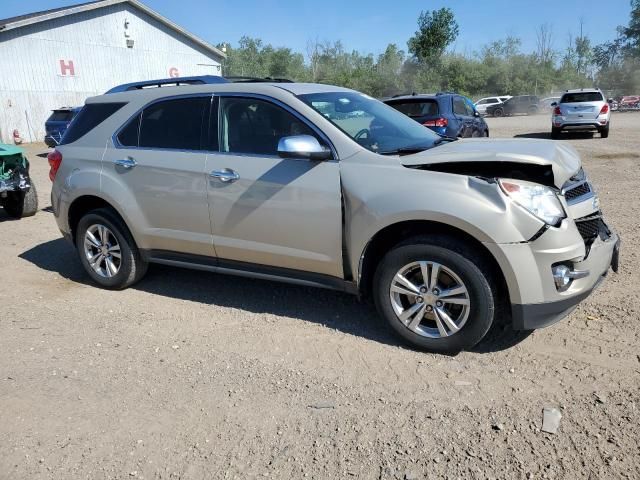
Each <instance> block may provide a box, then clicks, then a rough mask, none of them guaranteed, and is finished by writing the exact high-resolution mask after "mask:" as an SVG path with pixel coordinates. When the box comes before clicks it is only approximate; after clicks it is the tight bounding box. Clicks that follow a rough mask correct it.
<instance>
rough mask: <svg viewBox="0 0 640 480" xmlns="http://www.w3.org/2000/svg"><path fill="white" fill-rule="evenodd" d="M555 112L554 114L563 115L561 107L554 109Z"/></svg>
mask: <svg viewBox="0 0 640 480" xmlns="http://www.w3.org/2000/svg"><path fill="white" fill-rule="evenodd" d="M553 114H554V115H562V112H561V111H560V107H556V108H554V109H553Z"/></svg>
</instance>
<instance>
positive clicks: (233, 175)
mask: <svg viewBox="0 0 640 480" xmlns="http://www.w3.org/2000/svg"><path fill="white" fill-rule="evenodd" d="M209 176H210V177H212V178H216V179H218V180H220V181H221V182H223V183H233V182H235V181H236V180H238V179H239V178H240V175H238V172H236V171H234V170H231V169H230V168H223V169H222V170H214V171H213V172H211V173H210V174H209Z"/></svg>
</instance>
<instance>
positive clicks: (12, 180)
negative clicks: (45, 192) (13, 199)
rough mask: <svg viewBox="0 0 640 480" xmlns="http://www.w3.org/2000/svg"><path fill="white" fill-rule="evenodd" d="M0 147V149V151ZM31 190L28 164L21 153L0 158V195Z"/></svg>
mask: <svg viewBox="0 0 640 480" xmlns="http://www.w3.org/2000/svg"><path fill="white" fill-rule="evenodd" d="M1 149H2V147H0V150H1ZM30 188H31V180H30V179H29V162H28V161H27V159H26V158H25V157H24V155H22V153H15V154H13V155H6V156H0V195H3V194H4V196H6V193H7V192H26V191H28V190H29V189H30Z"/></svg>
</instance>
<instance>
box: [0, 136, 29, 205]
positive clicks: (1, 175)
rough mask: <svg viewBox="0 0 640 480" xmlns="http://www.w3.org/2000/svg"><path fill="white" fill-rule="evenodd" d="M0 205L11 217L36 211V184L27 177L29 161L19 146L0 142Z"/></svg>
mask: <svg viewBox="0 0 640 480" xmlns="http://www.w3.org/2000/svg"><path fill="white" fill-rule="evenodd" d="M0 206H2V207H4V210H5V212H6V213H7V215H9V216H10V217H13V218H22V217H30V216H32V215H35V213H36V212H37V211H38V194H37V193H36V186H35V185H34V184H33V183H32V181H31V178H30V177H29V161H28V160H27V157H25V156H24V152H23V151H22V149H21V148H18V147H15V146H13V145H5V144H1V143H0Z"/></svg>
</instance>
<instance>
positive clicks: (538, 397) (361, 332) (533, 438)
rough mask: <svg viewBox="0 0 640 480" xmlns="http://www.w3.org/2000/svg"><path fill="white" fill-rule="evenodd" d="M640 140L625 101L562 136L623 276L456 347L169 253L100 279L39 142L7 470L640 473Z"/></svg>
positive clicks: (3, 418)
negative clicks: (127, 274)
mask: <svg viewBox="0 0 640 480" xmlns="http://www.w3.org/2000/svg"><path fill="white" fill-rule="evenodd" d="M488 122H489V125H490V128H491V135H492V136H493V137H513V136H519V137H530V138H546V137H547V132H548V131H549V119H548V117H546V116H537V117H519V118H500V119H489V120H488ZM639 133H640V114H633V113H628V114H614V116H613V121H612V130H611V136H610V137H609V138H608V139H601V138H599V135H596V136H595V137H593V138H592V137H591V136H590V135H578V136H572V137H571V138H567V141H569V142H570V143H571V144H573V145H574V146H576V147H577V148H578V150H579V151H580V152H581V154H582V156H583V159H584V163H585V166H586V169H587V170H588V172H589V174H590V176H591V178H592V179H593V181H594V182H595V183H596V185H597V186H598V187H599V192H600V196H601V199H602V205H603V210H604V212H605V214H606V217H607V219H608V221H609V222H610V223H611V224H612V225H613V226H615V228H616V229H617V230H618V231H619V232H620V233H621V235H622V237H623V239H624V245H623V252H622V265H621V269H620V273H619V274H617V275H610V276H609V278H608V280H607V281H606V282H605V283H604V285H603V286H602V287H601V288H600V289H599V290H598V291H597V292H596V293H595V294H594V295H592V296H591V297H590V298H589V299H588V300H587V301H586V302H584V303H583V304H582V305H581V306H580V307H579V308H578V309H577V310H576V311H575V312H574V313H573V314H572V315H571V316H570V317H568V318H567V319H565V320H564V321H562V322H561V323H560V324H558V325H556V326H553V327H550V328H547V329H544V330H541V331H537V332H535V333H533V334H531V335H529V336H522V335H521V336H516V335H508V334H505V335H503V336H502V337H501V338H500V339H499V341H498V342H496V343H493V344H484V345H481V346H480V347H479V348H477V349H476V351H473V352H464V353H461V354H459V355H457V356H451V357H449V356H440V355H430V354H426V353H421V352H416V351H413V350H410V349H408V348H406V347H404V346H403V345H401V344H399V343H398V341H397V340H396V339H395V337H393V336H392V335H391V334H390V333H389V332H388V331H387V330H386V328H385V327H384V326H382V325H381V323H380V322H379V321H377V319H376V316H375V313H374V311H373V309H372V308H371V307H370V306H367V305H363V304H360V303H358V301H357V300H356V298H354V297H351V296H347V295H343V294H340V293H335V292H331V291H324V290H315V289H310V288H302V287H295V286H289V285H282V284H276V283H270V282H264V281H257V280H249V279H242V278H234V277H225V276H217V275H213V274H208V273H203V272H194V271H186V270H178V269H170V268H163V267H156V266H153V267H151V268H150V270H149V274H148V276H147V277H146V278H145V279H144V280H143V281H142V282H140V283H139V284H138V285H136V286H135V287H133V288H130V289H128V290H126V291H122V292H110V291H106V290H100V289H98V288H95V287H94V286H92V285H91V284H90V283H89V282H88V279H87V277H86V276H85V275H84V273H83V271H82V269H81V266H80V264H79V262H78V261H77V259H76V257H75V255H74V251H73V250H72V249H71V247H70V246H68V245H67V244H66V243H65V242H64V241H63V240H62V239H61V238H60V234H59V232H58V230H57V228H56V225H55V222H54V219H53V217H52V215H51V213H50V212H49V209H48V206H49V204H50V202H49V198H48V197H49V189H50V182H49V180H48V178H47V171H48V167H47V162H46V159H45V158H44V156H43V155H42V153H43V152H45V151H46V150H45V149H44V147H43V146H42V145H32V146H29V147H27V150H28V152H29V156H30V158H31V161H32V172H33V176H34V178H35V181H36V183H37V186H38V188H39V194H40V206H41V208H42V210H41V211H40V212H38V214H37V215H36V216H35V217H32V218H27V219H23V220H20V221H10V220H8V219H7V218H6V216H5V215H4V212H2V211H0V261H1V266H0V304H1V305H2V307H1V310H0V312H1V313H0V478H2V479H5V478H6V479H22V478H28V479H39V478H54V479H69V478H88V479H96V478H147V479H152V478H158V479H159V478H163V479H165V478H166V479H168V478H182V479H196V478H242V479H245V478H264V477H271V478H283V479H290V478H316V479H326V478H350V477H352V478H367V479H368V478H382V479H392V478H400V479H419V478H453V479H455V478H462V479H474V478H478V479H481V478H482V479H484V478H513V479H519V478H571V479H574V478H594V479H595V478H607V479H612V478H635V479H637V478H640V447H639V443H640V442H639V440H640V421H639V420H640V419H639V414H638V412H639V408H640V348H639V346H640V338H639V335H640V322H639V320H640V319H639V311H640V302H639V295H640V293H639V291H638V285H639V284H640V256H639V254H640V247H638V240H639V238H638V211H640V195H638V185H639V184H640V174H639V170H638V163H639V162H640V134H639ZM37 154H40V155H37ZM545 407H553V408H556V409H558V410H559V411H560V412H561V414H562V419H561V420H560V428H559V430H558V431H557V433H555V434H549V433H544V432H542V431H541V428H542V412H543V408H545Z"/></svg>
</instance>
